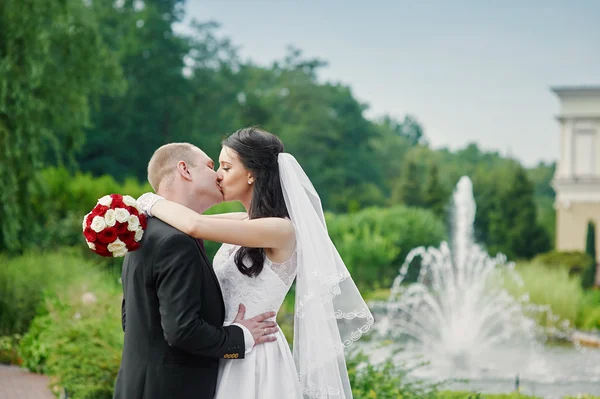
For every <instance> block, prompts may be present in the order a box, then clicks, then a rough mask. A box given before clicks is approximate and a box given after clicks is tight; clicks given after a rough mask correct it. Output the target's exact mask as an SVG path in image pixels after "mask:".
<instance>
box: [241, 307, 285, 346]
mask: <svg viewBox="0 0 600 399" xmlns="http://www.w3.org/2000/svg"><path fill="white" fill-rule="evenodd" d="M245 314H246V307H245V306H244V305H243V304H240V307H239V310H238V314H237V316H236V318H235V320H234V321H233V323H232V324H241V325H242V326H244V327H246V328H247V329H248V331H249V332H250V334H252V338H254V346H256V345H259V344H264V343H265V342H273V341H276V340H277V337H275V335H273V334H275V333H276V332H277V331H279V327H277V323H276V322H274V321H269V320H268V319H272V318H273V317H275V315H276V313H275V312H265V313H262V314H259V315H258V316H254V317H253V318H251V319H247V320H244V316H245Z"/></svg>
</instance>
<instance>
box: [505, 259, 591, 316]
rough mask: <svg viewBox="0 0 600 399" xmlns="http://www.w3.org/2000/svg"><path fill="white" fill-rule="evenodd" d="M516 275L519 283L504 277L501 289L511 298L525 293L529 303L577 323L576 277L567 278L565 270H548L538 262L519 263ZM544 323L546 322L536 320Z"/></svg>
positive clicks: (579, 288)
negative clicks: (545, 307)
mask: <svg viewBox="0 0 600 399" xmlns="http://www.w3.org/2000/svg"><path fill="white" fill-rule="evenodd" d="M516 271H517V273H519V275H520V276H521V278H522V280H523V285H522V286H520V287H519V286H518V285H517V284H516V283H515V282H514V281H513V280H512V279H511V278H505V279H503V280H505V288H506V289H507V290H508V291H509V292H510V293H511V294H512V295H513V296H515V297H520V296H521V295H523V294H525V293H528V294H529V300H530V302H532V303H534V304H536V305H549V306H550V308H551V310H552V313H553V314H554V315H556V316H558V317H560V318H561V319H566V320H569V321H570V322H571V324H572V325H574V323H575V321H576V320H577V314H578V308H579V302H580V300H581V297H582V295H583V292H582V290H581V287H580V282H579V277H577V276H569V273H568V271H567V270H566V269H561V268H557V269H552V268H549V267H546V265H542V264H539V263H519V264H517V268H516ZM538 322H539V323H541V324H547V323H548V322H549V320H545V319H540V320H538Z"/></svg>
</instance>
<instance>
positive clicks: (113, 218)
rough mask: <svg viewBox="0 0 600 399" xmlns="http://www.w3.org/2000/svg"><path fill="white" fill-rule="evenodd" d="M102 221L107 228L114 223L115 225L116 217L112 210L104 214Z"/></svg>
mask: <svg viewBox="0 0 600 399" xmlns="http://www.w3.org/2000/svg"><path fill="white" fill-rule="evenodd" d="M104 221H106V225H107V226H108V227H113V226H114V225H115V223H117V217H116V215H115V211H114V209H109V210H108V211H106V213H105V214H104Z"/></svg>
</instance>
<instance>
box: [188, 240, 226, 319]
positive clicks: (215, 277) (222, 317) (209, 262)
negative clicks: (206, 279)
mask: <svg viewBox="0 0 600 399" xmlns="http://www.w3.org/2000/svg"><path fill="white" fill-rule="evenodd" d="M194 241H195V242H196V246H197V247H198V250H199V251H200V254H201V255H202V258H203V259H204V261H205V262H206V266H207V267H208V270H210V274H211V275H212V276H213V279H214V280H215V284H216V285H217V290H218V291H219V295H220V296H221V319H222V320H221V322H223V321H224V320H225V302H224V300H223V291H221V284H219V279H218V278H217V274H216V273H215V269H214V268H213V266H212V262H211V261H209V260H208V257H207V256H206V252H205V251H204V250H203V249H202V247H201V246H200V243H199V242H198V240H196V239H194Z"/></svg>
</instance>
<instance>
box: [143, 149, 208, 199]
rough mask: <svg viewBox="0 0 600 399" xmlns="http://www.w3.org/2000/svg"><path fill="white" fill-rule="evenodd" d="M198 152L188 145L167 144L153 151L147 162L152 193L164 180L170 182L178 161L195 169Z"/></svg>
mask: <svg viewBox="0 0 600 399" xmlns="http://www.w3.org/2000/svg"><path fill="white" fill-rule="evenodd" d="M198 151H200V149H199V148H198V147H196V146H195V145H193V144H190V143H169V144H165V145H163V146H162V147H160V148H158V149H157V150H156V151H154V155H152V158H150V162H148V182H150V185H151V186H152V188H153V189H154V191H155V192H157V191H158V188H159V187H160V185H161V184H162V183H163V180H165V178H169V179H170V180H172V178H173V172H174V171H175V167H176V166H177V163H179V161H184V162H185V163H187V164H188V165H189V166H190V167H191V168H193V167H195V166H196V162H195V157H196V156H197V155H198Z"/></svg>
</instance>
